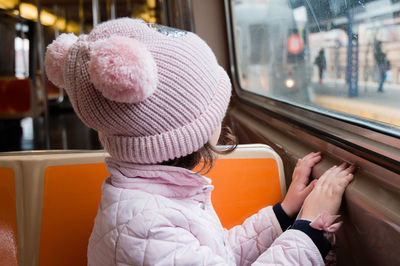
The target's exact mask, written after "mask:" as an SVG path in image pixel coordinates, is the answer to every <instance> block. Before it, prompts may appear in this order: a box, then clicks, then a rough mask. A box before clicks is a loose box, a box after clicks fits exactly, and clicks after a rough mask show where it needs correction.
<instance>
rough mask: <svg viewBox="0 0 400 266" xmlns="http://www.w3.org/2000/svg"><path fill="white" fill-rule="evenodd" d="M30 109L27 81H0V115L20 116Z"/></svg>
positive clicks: (14, 79)
mask: <svg viewBox="0 0 400 266" xmlns="http://www.w3.org/2000/svg"><path fill="white" fill-rule="evenodd" d="M30 109H31V86H30V80H29V79H17V78H2V79H0V114H2V115H21V114H25V113H28V112H29V111H30Z"/></svg>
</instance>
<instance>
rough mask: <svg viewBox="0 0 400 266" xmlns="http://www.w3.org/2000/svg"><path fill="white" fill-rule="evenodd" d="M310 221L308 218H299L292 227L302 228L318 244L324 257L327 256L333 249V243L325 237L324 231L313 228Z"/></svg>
mask: <svg viewBox="0 0 400 266" xmlns="http://www.w3.org/2000/svg"><path fill="white" fill-rule="evenodd" d="M310 223H311V222H310V221H307V220H297V221H295V222H294V224H293V225H292V227H291V228H290V229H295V230H300V231H302V232H303V233H305V234H306V235H308V236H309V237H310V238H311V240H312V241H313V242H314V244H315V245H316V246H317V248H318V250H319V252H320V253H321V256H322V258H325V257H326V255H327V254H328V252H329V250H330V249H331V243H329V241H328V239H326V238H325V237H324V234H323V231H321V230H317V229H314V228H312V227H311V226H310Z"/></svg>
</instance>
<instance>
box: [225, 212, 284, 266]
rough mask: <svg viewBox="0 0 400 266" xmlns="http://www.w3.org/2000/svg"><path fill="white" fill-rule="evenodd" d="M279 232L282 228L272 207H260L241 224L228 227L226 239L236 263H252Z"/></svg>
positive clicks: (280, 232)
mask: <svg viewBox="0 0 400 266" xmlns="http://www.w3.org/2000/svg"><path fill="white" fill-rule="evenodd" d="M280 234H282V229H281V227H280V225H279V222H278V220H277V218H276V216H275V214H274V211H273V210H272V207H266V208H263V209H261V210H260V211H259V212H258V213H256V214H254V215H252V216H251V217H249V218H248V219H246V220H245V221H244V223H243V224H242V225H238V226H235V227H233V228H232V229H230V230H229V231H228V239H229V242H230V245H231V247H232V249H233V252H234V253H235V257H236V262H237V264H238V265H249V264H251V263H253V262H254V261H255V260H256V259H257V258H258V257H259V256H260V255H261V254H262V253H263V252H264V251H266V250H267V249H268V248H269V247H270V246H271V244H272V243H273V241H274V240H275V239H276V238H277V237H278V236H279V235H280Z"/></svg>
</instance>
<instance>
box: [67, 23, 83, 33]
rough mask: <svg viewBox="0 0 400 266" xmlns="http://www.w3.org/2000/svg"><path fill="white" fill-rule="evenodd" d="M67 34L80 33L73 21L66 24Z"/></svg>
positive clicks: (78, 27)
mask: <svg viewBox="0 0 400 266" xmlns="http://www.w3.org/2000/svg"><path fill="white" fill-rule="evenodd" d="M66 30H67V32H74V33H79V32H80V31H81V27H80V25H79V24H78V23H76V22H74V21H69V22H68V23H67V28H66Z"/></svg>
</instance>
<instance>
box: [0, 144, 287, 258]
mask: <svg viewBox="0 0 400 266" xmlns="http://www.w3.org/2000/svg"><path fill="white" fill-rule="evenodd" d="M105 156H106V154H105V153H104V152H84V153H71V152H70V153H65V152H64V153H54V154H48V153H47V154H34V155H31V154H29V155H26V154H22V155H18V154H17V155H10V156H0V170H1V169H2V167H3V168H7V167H10V166H13V167H14V168H15V167H17V166H18V167H19V168H20V169H19V170H17V171H16V174H15V176H14V179H15V180H16V181H15V199H16V203H15V204H14V203H13V202H12V201H8V202H9V203H6V201H4V204H8V205H10V204H11V205H14V206H16V219H17V229H18V230H17V232H18V234H17V235H18V237H17V238H15V239H17V240H18V252H17V251H16V250H15V245H14V251H15V254H18V261H19V265H38V264H39V265H86V264H87V259H86V251H87V244H88V239H89V236H90V233H91V230H92V227H93V223H94V217H95V216H96V213H97V207H98V204H99V201H100V196H101V184H102V183H103V181H104V179H105V178H106V177H107V176H108V173H107V171H106V169H105V164H104V158H105ZM7 171H8V170H7ZM0 174H1V176H0V178H2V179H3V172H1V171H0ZM8 174H9V176H11V175H10V173H8ZM4 176H5V175H4ZM207 176H208V177H210V178H212V180H213V184H214V185H215V187H216V188H215V191H214V192H213V197H212V200H213V203H214V206H215V209H216V211H217V213H218V215H219V216H220V218H221V221H222V223H223V225H224V226H225V227H228V228H229V227H232V226H234V225H236V224H239V223H241V222H242V221H243V220H244V219H245V218H247V217H248V216H249V215H251V214H253V213H255V212H256V211H258V210H259V209H260V208H262V207H264V206H266V205H269V204H273V203H276V202H277V201H279V200H281V199H282V196H283V195H284V193H285V182H284V180H285V179H284V176H283V166H282V161H281V159H280V158H279V156H278V155H277V154H276V153H275V152H274V151H273V150H272V149H271V148H269V147H268V146H266V145H259V144H256V145H241V146H239V148H238V149H237V150H236V151H235V152H233V153H232V154H230V155H227V156H222V157H221V158H219V159H218V160H217V161H216V164H215V167H214V168H213V169H212V170H211V171H210V172H209V173H208V174H207ZM11 179H12V178H11ZM8 180H10V178H8ZM0 182H1V181H0ZM7 182H8V183H10V182H11V181H7ZM8 183H7V184H8ZM1 184H2V183H0V185H1ZM9 186H12V185H9ZM0 188H2V187H1V186H0ZM11 193H12V192H11ZM1 203H2V202H1ZM1 203H0V204H1ZM8 209H11V212H10V211H8V212H10V213H11V216H13V215H14V214H13V211H12V208H8ZM0 212H1V214H0V218H1V219H2V220H0V223H2V222H3V208H2V209H0ZM7 217H9V216H7ZM13 217H15V215H14V216H13ZM7 219H8V220H7ZM7 219H4V220H7V221H8V223H9V224H12V222H13V221H12V219H9V218H7ZM14 224H15V220H14ZM14 228H15V226H14ZM14 234H15V233H14ZM11 249H12V248H11ZM11 253H12V252H11ZM11 253H10V254H11ZM0 255H1V254H0ZM11 255H12V254H11ZM14 257H15V258H16V255H14ZM0 262H1V261H0ZM0 264H1V263H0ZM1 265H2V264H1ZM7 265H12V264H7Z"/></svg>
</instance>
